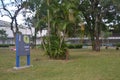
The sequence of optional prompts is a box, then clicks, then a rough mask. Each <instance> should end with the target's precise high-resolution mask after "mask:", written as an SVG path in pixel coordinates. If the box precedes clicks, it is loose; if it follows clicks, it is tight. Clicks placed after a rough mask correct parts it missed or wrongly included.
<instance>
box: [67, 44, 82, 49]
mask: <svg viewBox="0 0 120 80" xmlns="http://www.w3.org/2000/svg"><path fill="white" fill-rule="evenodd" d="M67 47H68V48H69V49H81V48H82V47H83V45H82V44H67Z"/></svg>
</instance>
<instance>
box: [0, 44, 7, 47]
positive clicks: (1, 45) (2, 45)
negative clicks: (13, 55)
mask: <svg viewBox="0 0 120 80" xmlns="http://www.w3.org/2000/svg"><path fill="white" fill-rule="evenodd" d="M0 47H9V44H0Z"/></svg>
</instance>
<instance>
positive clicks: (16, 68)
mask: <svg viewBox="0 0 120 80" xmlns="http://www.w3.org/2000/svg"><path fill="white" fill-rule="evenodd" d="M32 66H33V65H29V66H22V67H13V69H15V70H20V69H24V68H29V67H32Z"/></svg>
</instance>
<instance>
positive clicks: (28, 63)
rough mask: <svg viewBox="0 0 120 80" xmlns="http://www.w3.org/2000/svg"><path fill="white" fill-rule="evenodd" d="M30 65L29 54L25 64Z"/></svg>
mask: <svg viewBox="0 0 120 80" xmlns="http://www.w3.org/2000/svg"><path fill="white" fill-rule="evenodd" d="M29 65H30V55H27V66H29Z"/></svg>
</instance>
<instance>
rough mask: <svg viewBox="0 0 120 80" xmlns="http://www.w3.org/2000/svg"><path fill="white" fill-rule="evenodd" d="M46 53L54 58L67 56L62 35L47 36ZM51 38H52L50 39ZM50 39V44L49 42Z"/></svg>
mask: <svg viewBox="0 0 120 80" xmlns="http://www.w3.org/2000/svg"><path fill="white" fill-rule="evenodd" d="M44 39H45V40H44V41H45V48H46V51H45V52H46V54H47V55H48V56H49V57H50V58H52V59H65V58H66V49H67V48H66V44H65V43H64V42H62V43H61V40H60V37H58V36H55V35H51V36H50V38H48V37H45V38H44ZM49 39H50V40H49ZM49 41H50V44H49V43H48V42H49Z"/></svg>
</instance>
